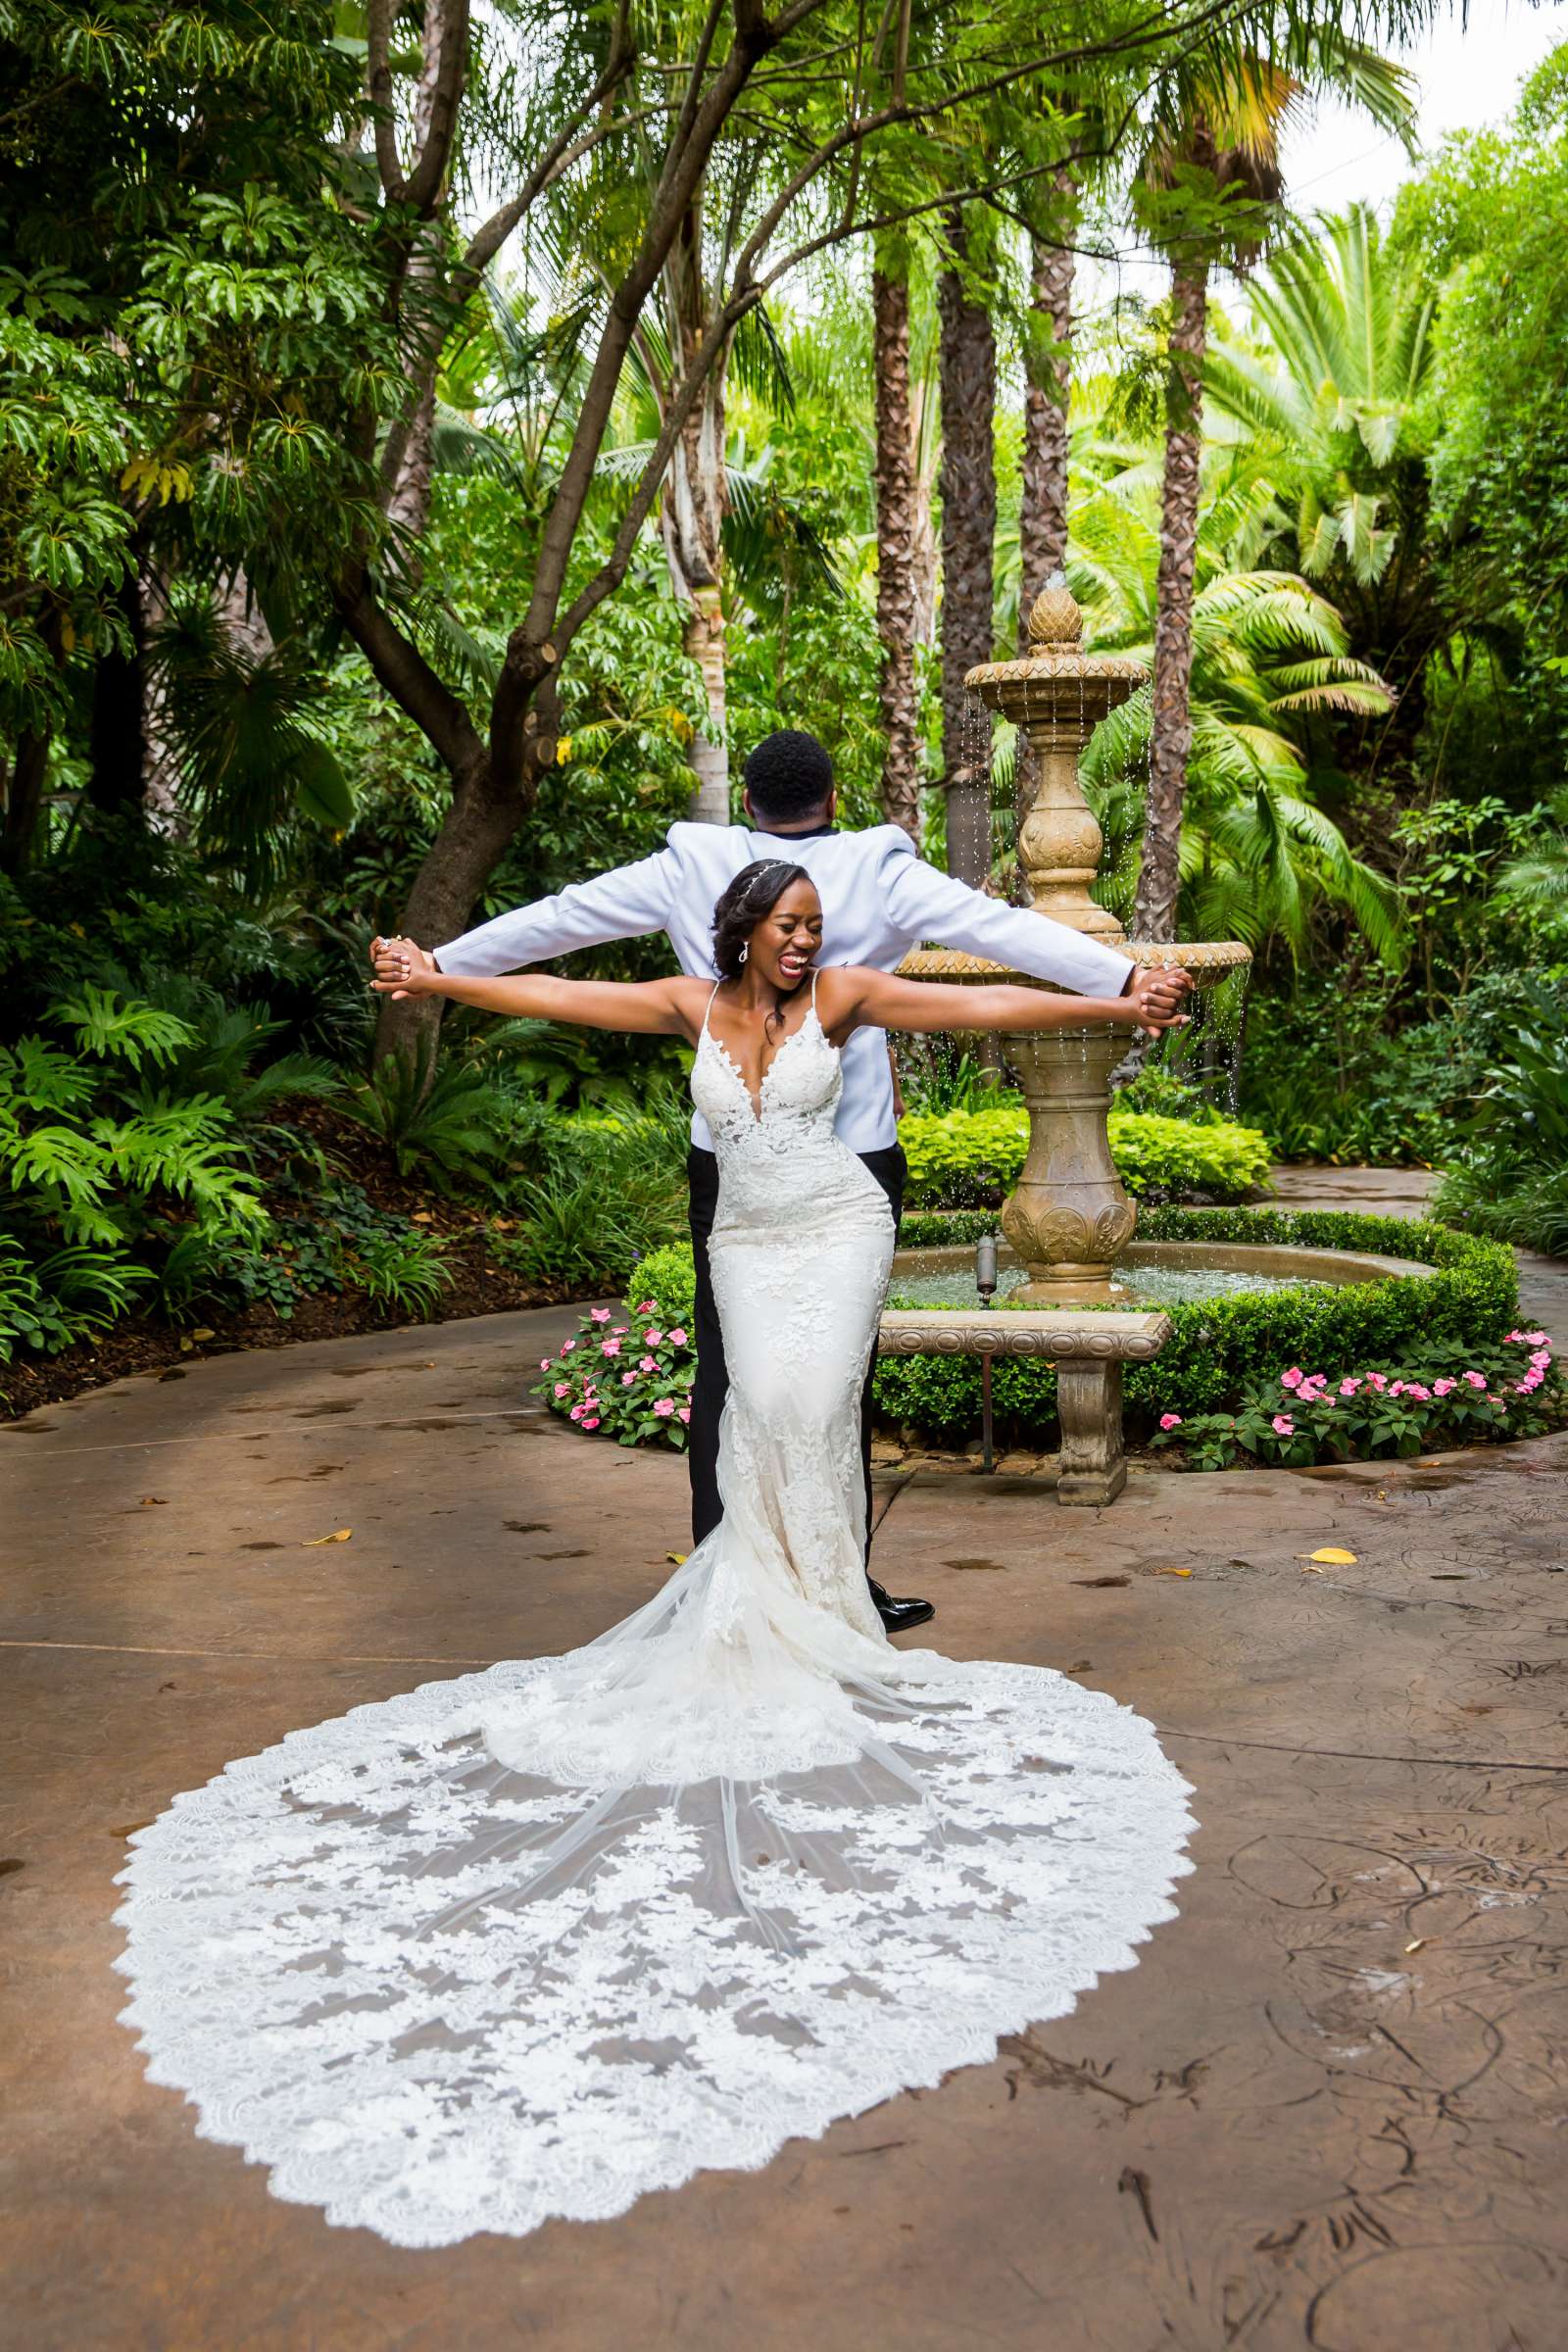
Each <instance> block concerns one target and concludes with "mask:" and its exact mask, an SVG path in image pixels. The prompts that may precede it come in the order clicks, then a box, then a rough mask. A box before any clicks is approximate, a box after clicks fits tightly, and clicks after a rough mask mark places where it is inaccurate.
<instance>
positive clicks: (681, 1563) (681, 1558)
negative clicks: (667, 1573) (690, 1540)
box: [664, 1551, 686, 1568]
mask: <svg viewBox="0 0 1568 2352" xmlns="http://www.w3.org/2000/svg"><path fill="white" fill-rule="evenodd" d="M664 1557H665V1559H666V1560H673V1561H674V1563H675V1565H676V1567H677V1568H684V1567H685V1565H686V1554H685V1553H684V1552H683V1551H666V1552H665V1554H664Z"/></svg>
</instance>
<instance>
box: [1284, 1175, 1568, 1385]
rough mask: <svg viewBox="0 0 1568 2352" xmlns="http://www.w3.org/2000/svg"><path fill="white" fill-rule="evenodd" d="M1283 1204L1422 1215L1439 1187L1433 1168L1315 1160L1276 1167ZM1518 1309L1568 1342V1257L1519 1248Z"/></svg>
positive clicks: (1561, 1341) (1516, 1253)
mask: <svg viewBox="0 0 1568 2352" xmlns="http://www.w3.org/2000/svg"><path fill="white" fill-rule="evenodd" d="M1273 1180H1274V1189H1275V1201H1276V1203H1277V1205H1278V1206H1279V1207H1281V1208H1353V1209H1357V1210H1359V1211H1360V1212H1361V1213H1362V1214H1363V1215H1364V1216H1376V1217H1419V1216H1424V1215H1425V1214H1426V1206H1427V1202H1428V1201H1429V1200H1430V1199H1431V1197H1432V1195H1433V1193H1434V1192H1435V1191H1436V1190H1437V1183H1438V1180H1437V1177H1436V1176H1435V1175H1434V1174H1433V1172H1432V1170H1431V1169H1430V1168H1335V1167H1328V1166H1323V1165H1319V1164H1315V1163H1313V1162H1311V1161H1305V1162H1302V1163H1299V1164H1298V1165H1295V1166H1282V1167H1277V1168H1275V1169H1274V1170H1273ZM1514 1256H1515V1257H1516V1258H1517V1259H1518V1261H1519V1311H1520V1317H1521V1320H1522V1321H1523V1322H1524V1323H1526V1324H1539V1325H1540V1326H1541V1328H1542V1329H1543V1330H1544V1331H1546V1332H1549V1333H1550V1335H1551V1337H1552V1338H1553V1340H1555V1341H1556V1342H1557V1343H1558V1345H1559V1346H1560V1347H1562V1346H1568V1258H1561V1257H1540V1256H1538V1255H1536V1253H1535V1252H1534V1251H1532V1250H1515V1251H1514Z"/></svg>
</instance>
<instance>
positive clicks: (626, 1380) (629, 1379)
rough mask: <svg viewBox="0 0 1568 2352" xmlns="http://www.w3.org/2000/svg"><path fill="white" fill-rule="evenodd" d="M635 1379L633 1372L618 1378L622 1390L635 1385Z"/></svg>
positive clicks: (625, 1373) (624, 1373)
mask: <svg viewBox="0 0 1568 2352" xmlns="http://www.w3.org/2000/svg"><path fill="white" fill-rule="evenodd" d="M636 1379H637V1375H636V1373H635V1372H623V1373H622V1374H621V1376H620V1385H621V1387H622V1388H623V1389H629V1388H631V1387H633V1386H634V1385H635V1383H636Z"/></svg>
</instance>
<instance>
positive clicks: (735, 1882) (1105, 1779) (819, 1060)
mask: <svg viewBox="0 0 1568 2352" xmlns="http://www.w3.org/2000/svg"><path fill="white" fill-rule="evenodd" d="M693 1091H694V1094H696V1095H697V1097H698V1100H699V1103H701V1106H702V1107H703V1109H704V1110H705V1112H707V1114H708V1116H709V1120H710V1124H711V1126H712V1127H713V1129H714V1133H715V1140H717V1142H718V1145H719V1150H720V1158H721V1168H722V1170H723V1178H722V1182H723V1191H722V1194H721V1201H720V1215H719V1219H718V1222H717V1224H716V1226H715V1232H714V1248H713V1270H714V1283H715V1291H716V1295H717V1297H718V1300H719V1306H720V1311H721V1313H722V1315H723V1317H724V1324H725V1338H726V1351H727V1354H728V1357H729V1363H730V1371H731V1381H732V1389H731V1401H730V1405H729V1407H728V1408H727V1410H726V1414H725V1421H724V1427H723V1431H722V1437H721V1445H720V1455H719V1471H720V1486H721V1492H722V1495H723V1501H724V1519H723V1523H722V1524H721V1526H720V1527H719V1528H718V1529H717V1530H716V1531H715V1533H714V1534H713V1535H712V1536H711V1537H710V1539H709V1540H708V1542H707V1543H705V1544H702V1545H700V1546H699V1548H698V1549H697V1550H696V1551H695V1552H694V1553H693V1554H692V1556H691V1558H690V1559H689V1560H688V1561H687V1562H686V1563H685V1565H684V1566H683V1567H682V1568H681V1569H680V1570H679V1571H678V1572H677V1574H676V1575H675V1576H674V1577H673V1578H672V1579H671V1580H670V1582H669V1583H668V1584H667V1585H666V1586H665V1587H664V1589H663V1591H662V1593H659V1594H658V1595H657V1596H656V1597H655V1598H654V1599H653V1600H652V1601H650V1602H649V1603H648V1605H647V1606H646V1607H645V1608H643V1609H641V1610H639V1611H638V1612H637V1613H636V1614H635V1615H634V1616H632V1617H631V1618H629V1619H627V1620H626V1622H625V1623H624V1624H622V1625H619V1626H616V1627H614V1628H613V1629H612V1630H611V1631H610V1632H609V1633H608V1634H606V1635H604V1636H602V1637H601V1639H600V1640H599V1641H598V1642H592V1643H590V1644H589V1645H588V1646H587V1647H586V1648H584V1649H579V1650H574V1651H572V1652H570V1653H569V1654H568V1655H566V1656H564V1657H558V1658H544V1659H534V1660H525V1661H512V1662H509V1663H506V1664H504V1665H499V1666H495V1667H493V1668H491V1669H490V1670H489V1671H488V1672H487V1673H484V1674H474V1675H467V1676H464V1677H463V1678H461V1679H460V1680H457V1681H453V1682H443V1683H431V1684H427V1685H426V1686H425V1687H424V1688H423V1689H421V1690H417V1691H411V1692H408V1693H406V1694H404V1695H402V1696H400V1697H397V1698H392V1699H389V1700H386V1701H385V1702H383V1703H381V1704H378V1705H374V1706H368V1707H359V1708H356V1709H355V1710H354V1711H353V1712H352V1713H351V1714H348V1715H345V1716H342V1717H340V1718H338V1719H337V1720H335V1721H333V1722H329V1723H324V1724H319V1725H317V1726H315V1727H314V1728H313V1729H311V1730H308V1731H301V1732H296V1733H294V1734H292V1735H291V1736H290V1737H289V1738H288V1739H287V1740H284V1741H283V1742H282V1744H281V1745H280V1746H277V1747H274V1748H270V1749H269V1750H268V1751H267V1752H266V1753H265V1754H263V1755H259V1756H250V1757H246V1758H244V1759H243V1760H242V1761H240V1762H237V1763H234V1764H230V1765H229V1766H228V1768H227V1770H226V1771H225V1772H223V1773H222V1774H221V1775H220V1777H219V1778H218V1779H217V1780H214V1781H212V1782H210V1783H209V1784H208V1785H207V1786H206V1787H205V1788H203V1789H196V1790H194V1791H192V1792H190V1793H188V1794H186V1795H183V1796H180V1797H178V1798H176V1799H175V1801H174V1803H173V1805H172V1808H171V1809H170V1810H169V1811H168V1812H167V1813H165V1814H164V1815H163V1816H162V1817H161V1818H160V1819H159V1820H158V1821H156V1822H155V1823H153V1824H152V1826H151V1827H150V1828H149V1829H147V1830H144V1831H142V1832H140V1833H139V1834H138V1836H137V1838H135V1840H134V1841H133V1850H132V1853H131V1857H130V1860H129V1863H128V1865H127V1867H126V1869H125V1871H124V1872H123V1884H124V1886H125V1887H126V1890H127V1891H126V1896H125V1900H124V1903H123V1907H122V1910H121V1912H120V1914H119V1916H120V1918H121V1919H122V1920H123V1923H124V1925H125V1928H126V1931H127V1947H126V1950H125V1953H124V1955H123V1959H122V1960H121V1962H120V1963H119V1965H120V1966H121V1968H122V1970H123V1973H124V1974H125V1975H126V1976H127V1977H128V1978H129V1979H130V1980H131V1985H132V1997H131V1999H130V2002H129V2005H128V2007H127V2008H126V2010H125V2012H124V2016H125V2020H126V2022H127V2023H128V2024H131V2025H133V2026H134V2027H135V2028H136V2029H137V2030H138V2032H139V2035H140V2040H141V2046H142V2048H143V2049H144V2050H145V2052H146V2053H147V2058H148V2073H149V2075H150V2077H151V2079H152V2080H153V2081H154V2082H162V2083H167V2084H170V2085H172V2086H174V2087H177V2088H179V2089H181V2090H183V2091H184V2092H185V2093H186V2094H187V2096H188V2097H190V2098H191V2099H192V2100H193V2101H194V2102H195V2105H196V2107H197V2109H198V2114H199V2127H198V2128H199V2129H200V2131H202V2132H204V2133H205V2134H206V2135H207V2136H209V2137H211V2138H213V2139H218V2140H222V2141H227V2142H232V2143H235V2144H237V2145H239V2146H241V2147H243V2148H244V2149H245V2151H246V2153H247V2154H248V2155H250V2156H251V2157H253V2158H254V2159H256V2160H257V2161H259V2162H262V2163H264V2164H266V2165H268V2166H270V2168H271V2186H272V2188H273V2191H274V2193H276V2194H277V2195H278V2196H280V2197H284V2198H288V2199H293V2200H296V2201H302V2202H307V2203H313V2204H318V2205H319V2206H321V2207H322V2208H324V2210H325V2213H326V2216H327V2218H328V2220H330V2221H334V2222H339V2223H349V2224H361V2225H364V2226H366V2227H368V2228H370V2229H376V2230H378V2231H379V2232H380V2233H381V2234H382V2235H383V2236H384V2237H387V2238H390V2239H392V2240H393V2241H394V2242H396V2243H398V2244H401V2245H408V2246H427V2245H441V2244H447V2243H450V2242H452V2241H454V2240H456V2239H458V2238H462V2237H465V2236H467V2235H469V2234H470V2233H471V2232H473V2231H476V2230H481V2229H489V2230H503V2231H510V2232H514V2233H520V2232H522V2231H525V2230H528V2229H533V2228H535V2227H536V2226H537V2225H538V2224H539V2223H540V2222H542V2221H544V2220H545V2219H547V2218H549V2217H551V2216H556V2215H560V2216H567V2217H571V2218H574V2219H579V2220H589V2219H595V2218H603V2217H605V2216H609V2215H612V2214H615V2213H618V2212H621V2211H623V2210H624V2209H625V2207H626V2206H628V2205H629V2204H630V2203H631V2202H632V2201H633V2200H634V2199H635V2198H636V2197H637V2196H639V2195H640V2194H642V2193H643V2192H644V2191H645V2190H647V2189H650V2188H657V2187H672V2186H674V2185H676V2184H677V2183H678V2182H680V2181H682V2180H687V2179H688V2178H690V2176H691V2175H692V2174H693V2173H694V2172H696V2171H698V2170H699V2169H701V2168H703V2167H708V2166H738V2167H756V2166H760V2165H762V2164H765V2163H766V2162H767V2161H768V2159H769V2158H770V2157H771V2156H772V2155H773V2154H774V2153H775V2152H776V2151H777V2149H778V2148H779V2147H780V2146H781V2145H782V2144H783V2143H784V2141H785V2140H787V2139H789V2138H791V2137H794V2136H797V2135H801V2134H815V2133H818V2132H820V2131H823V2130H825V2129H826V2127H827V2126H828V2125H829V2124H830V2123H831V2122H832V2121H834V2119H835V2118H838V2117H841V2116H848V2115H854V2114H857V2113H859V2112H861V2111H862V2110H863V2109H865V2108H866V2107H868V2106H871V2105H873V2104H874V2103H875V2102H876V2101H878V2100H880V2099H883V2098H886V2097H888V2096H889V2095H891V2094H892V2093H893V2092H895V2091H897V2090H899V2089H902V2088H907V2087H914V2086H920V2085H929V2084H932V2083H935V2082H937V2081H939V2080H940V2078H941V2077H942V2075H943V2074H944V2073H945V2072H947V2071H948V2070H949V2069H950V2068H953V2067H955V2066H960V2065H964V2064H968V2063H971V2062H974V2061H977V2060H981V2059H984V2058H986V2057H988V2056H989V2055H990V2054H991V2053H992V2051H993V2050H994V2049H995V2047H996V2042H997V2037H998V2035H999V2034H1006V2033H1009V2032H1014V2031H1017V2030H1020V2029H1021V2028H1023V2027H1024V2026H1026V2025H1028V2024H1030V2023H1033V2022H1040V2021H1045V2020H1049V2019H1051V2018H1054V2017H1058V2016H1060V2015H1062V2014H1063V2013H1064V2012H1065V2011H1066V2010H1068V2009H1069V2008H1071V2006H1072V2004H1073V2001H1074V1999H1075V1998H1076V1996H1077V1995H1078V1993H1079V1992H1080V1991H1082V1990H1083V1989H1084V1988H1085V1987H1086V1986H1087V1985H1090V1984H1092V1983H1093V1982H1094V1980H1095V1979H1096V1978H1097V1977H1098V1976H1100V1975H1102V1974H1103V1973H1104V1972H1105V1971H1107V1970H1112V1969H1119V1968H1126V1967H1129V1966H1131V1965H1132V1964H1133V1962H1134V1960H1135V1957H1136V1949H1137V1946H1138V1945H1139V1943H1141V1942H1142V1941H1143V1940H1144V1939H1145V1937H1146V1936H1147V1935H1148V1933H1149V1931H1150V1929H1151V1928H1152V1926H1153V1925H1154V1924H1155V1923H1156V1922H1158V1921H1160V1920H1163V1919H1166V1918H1168V1917H1169V1916H1170V1915H1171V1913H1172V1910H1173V1904H1172V1901H1171V1888H1172V1886H1173V1884H1174V1882H1175V1880H1176V1879H1177V1878H1178V1877H1179V1876H1180V1875H1181V1874H1182V1873H1183V1872H1184V1871H1185V1870H1187V1869H1188V1868H1189V1867H1190V1865H1189V1864H1188V1863H1187V1861H1186V1859H1185V1857H1184V1854H1183V1850H1182V1849H1183V1845H1184V1841H1185V1838H1186V1836H1187V1833H1188V1831H1189V1829H1190V1827H1191V1821H1190V1816H1189V1814H1188V1811H1187V1806H1186V1802H1185V1798H1186V1795H1187V1793H1188V1791H1187V1788H1186V1784H1185V1783H1184V1782H1183V1781H1182V1780H1181V1779H1180V1777H1179V1775H1178V1774H1177V1773H1176V1771H1175V1770H1174V1768H1173V1767H1172V1766H1171V1765H1170V1764H1169V1763H1168V1762H1167V1760H1166V1759H1165V1757H1164V1756H1163V1755H1162V1754H1161V1752H1160V1749H1159V1746H1158V1744H1157V1741H1156V1740H1155V1738H1154V1735H1153V1732H1152V1728H1151V1727H1150V1726H1149V1725H1148V1724H1147V1723H1145V1722H1143V1721H1142V1720H1141V1719H1140V1718H1139V1717H1137V1716H1135V1715H1133V1714H1132V1713H1130V1712H1129V1711H1128V1710H1127V1709H1126V1708H1124V1707H1120V1706H1118V1705H1117V1704H1116V1703H1115V1701H1114V1700H1112V1699H1110V1698H1108V1697H1106V1696H1104V1695H1103V1694H1102V1693H1100V1692H1097V1691H1086V1690H1082V1689H1080V1688H1079V1687H1078V1686H1077V1685H1076V1684H1074V1683H1071V1682H1069V1681H1067V1680H1066V1679H1065V1678H1063V1677H1062V1676H1060V1675H1057V1674H1054V1673H1050V1672H1046V1671H1043V1670H1041V1669H1039V1668H1033V1667H1027V1666H1018V1665H1006V1664H983V1665H976V1664H969V1663H960V1662H958V1661H955V1660H951V1659H948V1658H945V1657H942V1656H940V1655H938V1654H936V1653H934V1652H930V1651H923V1650H914V1651H909V1652H905V1653H900V1652H898V1651H895V1650H893V1649H892V1648H891V1647H890V1646H889V1645H888V1643H887V1642H886V1641H885V1639H884V1638H883V1636H882V1633H881V1628H880V1626H879V1624H878V1622H877V1620H876V1617H875V1613H874V1612H873V1611H872V1610H871V1609H870V1606H869V1603H868V1601H867V1598H866V1593H865V1584H864V1576H863V1570H862V1566H861V1543H862V1538H863V1505H862V1502H861V1491H860V1480H859V1463H858V1446H857V1444H856V1442H855V1404H856V1399H857V1397H858V1392H859V1386H860V1381H861V1378H862V1376H863V1372H864V1367H865V1363H866V1360H867V1355H868V1352H869V1348H870V1345H871V1340H872V1337H873V1335H874V1331H875V1319H876V1313H877V1309H878V1305H879V1302H880V1299H881V1295H882V1289H883V1286H884V1283H885V1279H886V1272H887V1263H888V1254H889V1251H890V1249H891V1240H892V1234H891V1223H890V1220H889V1218H888V1214H887V1210H886V1206H885V1204H884V1203H883V1201H882V1199H881V1195H880V1193H878V1192H877V1189H876V1187H875V1185H874V1184H872V1182H871V1180H870V1178H869V1177H868V1176H867V1175H866V1172H865V1170H864V1169H863V1168H862V1167H861V1166H860V1164H859V1162H858V1160H856V1159H854V1157H853V1155H852V1154H850V1153H848V1152H844V1151H843V1149H842V1147H840V1146H839V1145H837V1143H836V1142H835V1140H834V1139H833V1136H832V1125H831V1121H832V1105H833V1103H834V1102H835V1101H836V1097H837V1056H836V1054H834V1052H833V1049H832V1048H831V1046H830V1045H829V1044H828V1042H827V1040H826V1039H825V1038H824V1037H823V1036H822V1035H821V1032H820V1029H817V1028H815V1027H814V1016H813V1018H812V1021H811V1022H809V1023H808V1025H807V1026H805V1027H803V1028H802V1029H800V1030H798V1031H796V1032H795V1033H794V1035H793V1037H792V1038H791V1040H790V1050H789V1051H788V1052H787V1053H781V1054H779V1055H778V1056H777V1057H776V1058H775V1060H774V1063H773V1065H772V1067H771V1069H770V1070H769V1072H768V1075H767V1079H766V1081H765V1082H764V1086H763V1093H762V1103H761V1106H760V1113H759V1112H757V1111H754V1108H753V1106H752V1104H751V1103H750V1099H749V1098H748V1097H747V1095H746V1090H745V1088H744V1086H743V1085H742V1084H741V1082H740V1079H739V1075H738V1073H736V1072H735V1071H734V1069H733V1065H732V1064H726V1061H725V1059H724V1057H723V1056H722V1055H721V1054H720V1053H719V1051H718V1050H717V1049H716V1047H715V1046H714V1045H713V1044H712V1042H711V1041H710V1040H708V1039H707V1038H706V1037H705V1041H704V1048H703V1049H700V1050H699V1054H698V1062H697V1070H696V1072H695V1073H694V1086H693ZM743 1121H744V1122H745V1123H744V1124H743ZM726 1153H727V1156H726ZM562 1442H563V1443H576V1442H579V1441H575V1440H566V1439H563V1441H562Z"/></svg>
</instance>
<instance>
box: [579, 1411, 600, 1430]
mask: <svg viewBox="0 0 1568 2352" xmlns="http://www.w3.org/2000/svg"><path fill="white" fill-rule="evenodd" d="M583 1427H584V1429H597V1428H598V1427H599V1415H598V1414H597V1413H595V1414H593V1415H592V1416H591V1418H590V1419H588V1420H586V1421H584V1423H583Z"/></svg>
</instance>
